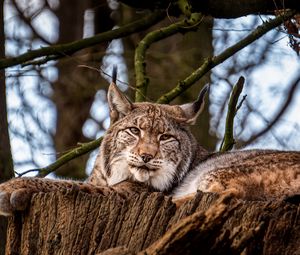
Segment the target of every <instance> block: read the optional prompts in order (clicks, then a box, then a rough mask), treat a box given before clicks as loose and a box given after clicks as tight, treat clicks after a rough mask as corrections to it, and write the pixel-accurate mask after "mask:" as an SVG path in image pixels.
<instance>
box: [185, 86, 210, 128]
mask: <svg viewBox="0 0 300 255" xmlns="http://www.w3.org/2000/svg"><path fill="white" fill-rule="evenodd" d="M208 91H209V85H208V84H206V85H205V86H204V87H203V89H202V90H201V91H200V94H199V96H198V99H197V100H196V101H194V102H192V103H188V104H183V105H180V108H181V109H182V110H183V112H184V115H185V117H186V120H185V122H186V123H187V124H195V122H196V120H197V118H198V116H199V114H200V113H201V112H202V110H203V108H204V99H205V95H206V93H207V92H208Z"/></svg>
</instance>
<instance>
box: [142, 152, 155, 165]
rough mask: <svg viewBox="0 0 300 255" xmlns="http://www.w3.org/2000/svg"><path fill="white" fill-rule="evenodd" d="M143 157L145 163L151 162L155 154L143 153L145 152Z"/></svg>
mask: <svg viewBox="0 0 300 255" xmlns="http://www.w3.org/2000/svg"><path fill="white" fill-rule="evenodd" d="M141 158H142V160H143V161H144V162H145V163H147V162H149V161H150V160H151V159H153V156H152V155H150V154H147V153H143V154H142V155H141Z"/></svg>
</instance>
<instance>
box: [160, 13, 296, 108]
mask: <svg viewBox="0 0 300 255" xmlns="http://www.w3.org/2000/svg"><path fill="white" fill-rule="evenodd" d="M295 13H296V12H295V11H292V10H288V11H286V12H285V13H283V14H281V15H279V16H277V17H276V18H274V19H271V20H269V21H266V22H264V23H263V24H262V25H260V26H258V27H257V28H256V29H255V30H254V31H252V32H251V33H250V34H249V35H247V36H246V37H245V38H244V39H242V40H240V41H239V42H237V43H236V44H234V45H233V46H231V47H229V48H227V49H226V50H224V51H223V52H222V53H221V54H219V55H218V56H215V57H212V58H207V59H206V60H205V61H204V62H203V64H202V65H201V66H200V67H199V68H198V69H197V70H195V71H194V72H193V73H192V74H191V75H190V76H188V77H187V78H186V79H184V80H182V81H180V82H179V83H178V84H177V85H176V87H174V88H173V89H172V90H170V91H169V92H167V93H166V94H164V95H162V96H161V97H160V98H159V99H158V100H157V103H160V104H167V103H169V102H171V101H172V100H173V99H175V98H176V97H177V96H179V95H180V94H182V93H183V92H184V91H186V90H187V89H188V88H190V87H191V86H192V85H193V84H194V83H195V82H196V81H198V80H199V79H200V78H202V77H203V76H204V75H205V74H206V73H207V72H209V71H210V70H211V69H212V68H214V67H215V66H217V65H219V64H221V63H223V62H224V61H225V60H227V59H228V58H230V57H231V56H233V55H234V54H235V53H237V52H238V51H240V50H241V49H243V48H245V47H246V46H248V45H249V44H251V43H253V42H254V41H256V40H257V39H259V38H260V37H262V36H263V35H265V34H266V33H267V32H269V31H270V30H272V29H274V28H276V27H278V26H279V25H280V24H282V23H283V22H284V21H285V20H288V19H289V18H291V17H292V16H294V15H295Z"/></svg>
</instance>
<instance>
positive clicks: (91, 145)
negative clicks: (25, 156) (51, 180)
mask: <svg viewBox="0 0 300 255" xmlns="http://www.w3.org/2000/svg"><path fill="white" fill-rule="evenodd" d="M102 140H103V137H100V138H98V139H96V140H94V141H92V142H88V143H83V144H81V145H80V146H78V147H76V148H75V149H72V150H70V151H69V152H67V153H65V154H64V155H62V156H61V157H60V158H58V159H57V160H56V161H55V162H54V163H52V164H50V165H49V166H47V167H43V168H37V169H30V170H28V171H25V172H23V173H21V174H19V173H17V172H16V174H17V175H18V176H19V177H21V176H23V175H25V174H27V173H30V172H38V174H37V177H45V176H47V175H48V174H50V173H52V172H54V171H55V170H56V169H58V168H59V167H61V166H62V165H64V164H66V163H67V162H69V161H70V160H72V159H74V158H77V157H80V156H81V155H84V154H85V153H88V152H90V151H92V150H94V149H97V148H98V147H99V146H100V144H101V142H102Z"/></svg>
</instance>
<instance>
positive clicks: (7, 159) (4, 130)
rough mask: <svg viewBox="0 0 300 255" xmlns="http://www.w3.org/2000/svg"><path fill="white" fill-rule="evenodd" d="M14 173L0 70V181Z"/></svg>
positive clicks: (1, 50)
mask: <svg viewBox="0 0 300 255" xmlns="http://www.w3.org/2000/svg"><path fill="white" fill-rule="evenodd" d="M3 8H4V1H3V0H2V1H1V6H0V41H1V42H2V43H1V44H0V58H5V43H4V42H5V34H4V15H3ZM13 175H14V170H13V161H12V155H11V150H10V141H9V133H8V121H7V106H6V82H5V71H4V70H0V183H2V182H5V181H7V180H8V179H10V178H12V177H13ZM6 228H7V219H5V218H3V217H0V255H4V253H5V250H4V247H5V242H6Z"/></svg>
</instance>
